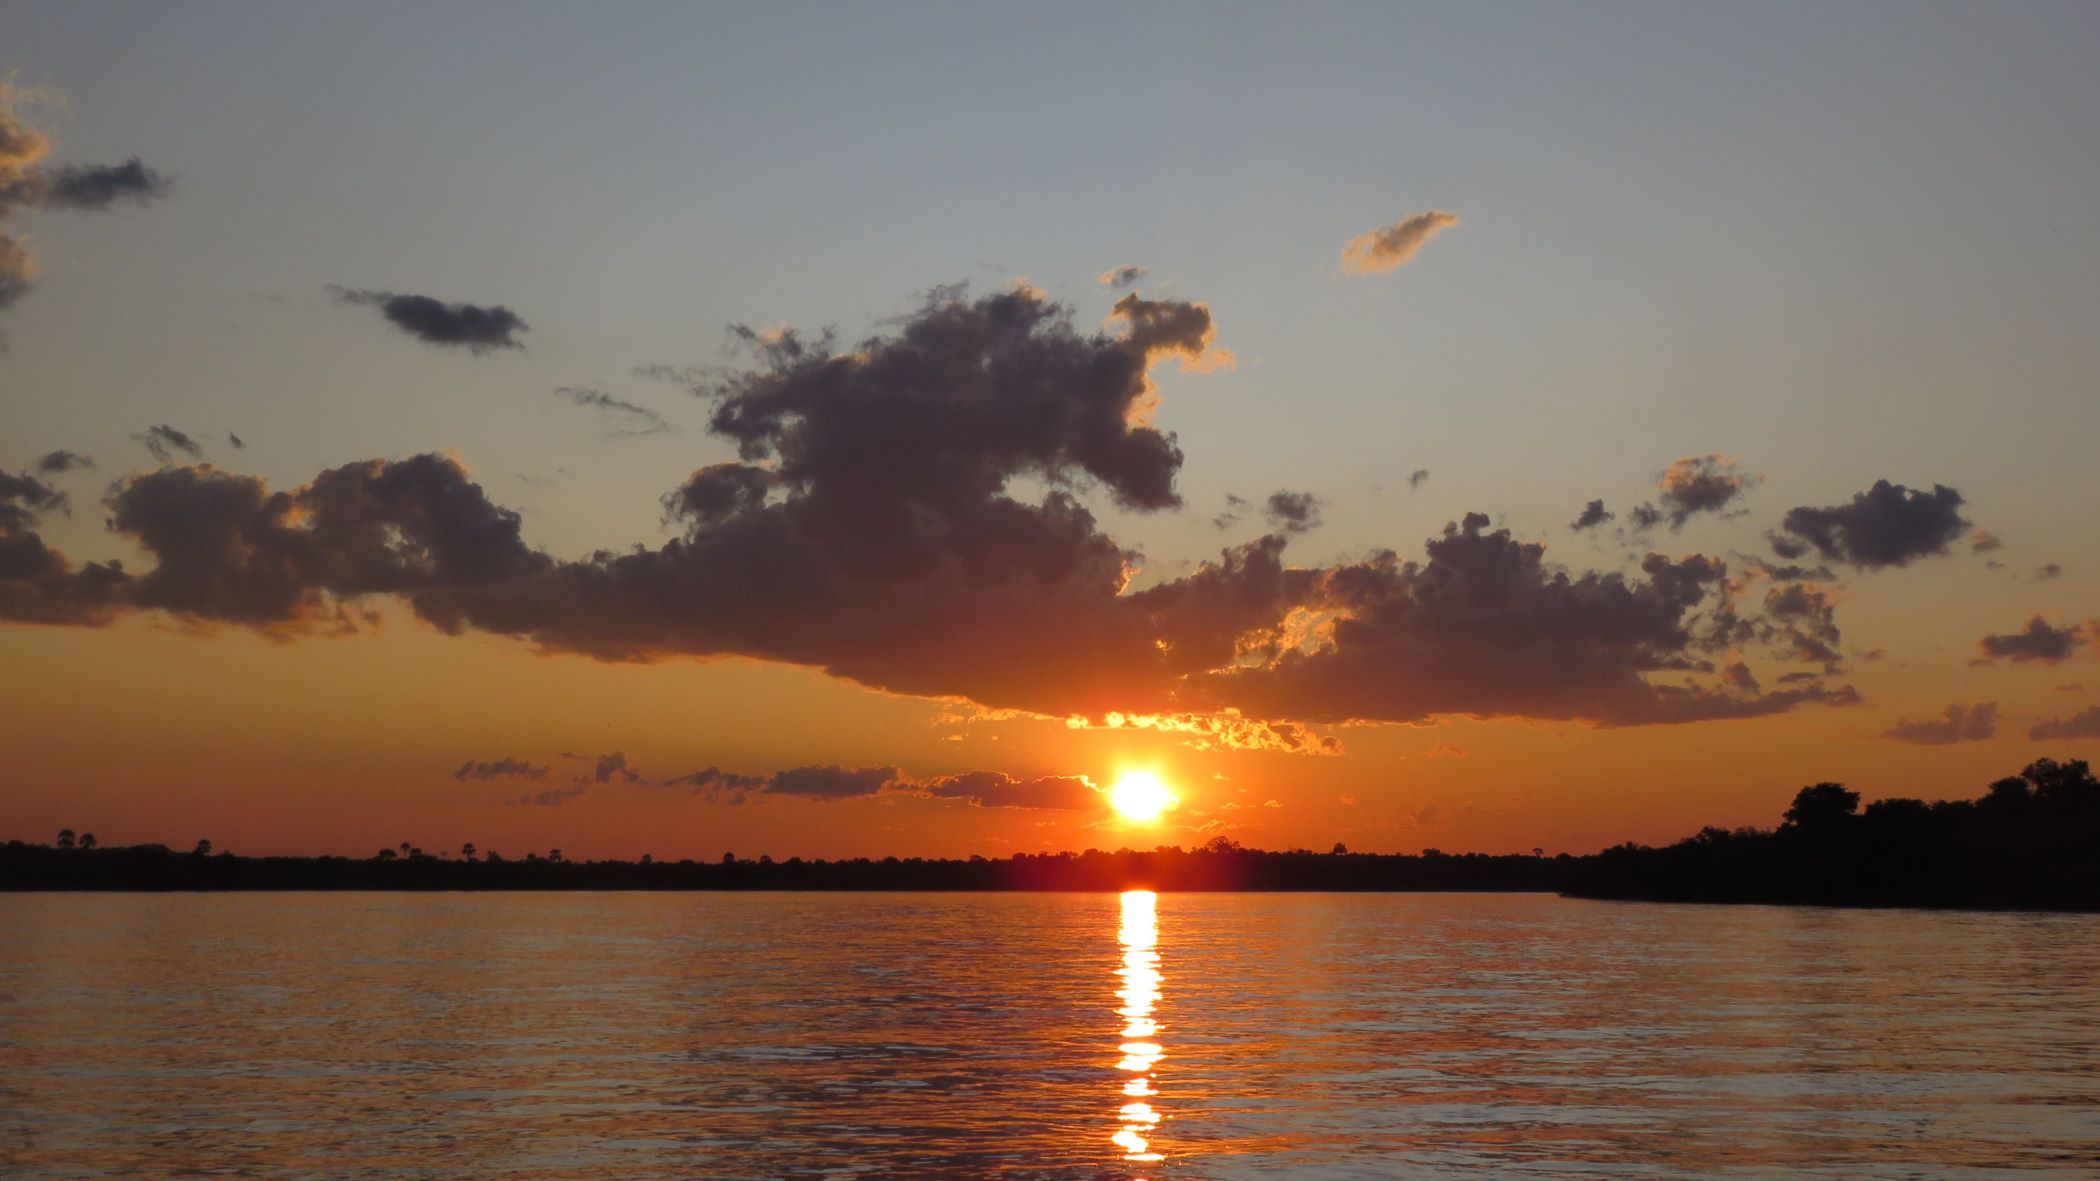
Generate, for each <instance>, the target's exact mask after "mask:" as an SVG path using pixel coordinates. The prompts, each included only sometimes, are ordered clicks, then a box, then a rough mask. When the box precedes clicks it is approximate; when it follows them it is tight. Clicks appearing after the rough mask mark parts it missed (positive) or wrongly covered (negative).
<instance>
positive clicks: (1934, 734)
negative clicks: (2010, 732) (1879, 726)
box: [1882, 701, 1998, 746]
mask: <svg viewBox="0 0 2100 1181" xmlns="http://www.w3.org/2000/svg"><path fill="white" fill-rule="evenodd" d="M1997 733H1998V703H1997V702H1995V701H1985V702H1981V703H1979V704H1976V705H1950V706H1948V707H1947V712H1946V713H1945V714H1943V715H1941V716H1940V717H1938V718H1934V719H1932V720H1930V721H1923V722H1912V721H1906V720H1899V721H1897V723H1896V724H1895V725H1894V726H1891V727H1889V729H1888V730H1886V731H1884V732H1883V734H1882V737H1884V738H1891V739H1894V740H1895V741H1897V742H1908V743H1910V744H1912V745H1914V746H1951V745H1953V744H1954V743H1957V742H1983V741H1986V740H1988V739H1990V738H1993V737H1995V736H1996V735H1997Z"/></svg>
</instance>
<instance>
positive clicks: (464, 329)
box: [328, 284, 529, 357]
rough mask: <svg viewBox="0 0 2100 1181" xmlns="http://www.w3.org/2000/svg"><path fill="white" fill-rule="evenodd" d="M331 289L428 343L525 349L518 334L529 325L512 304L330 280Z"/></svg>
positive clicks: (477, 350)
mask: <svg viewBox="0 0 2100 1181" xmlns="http://www.w3.org/2000/svg"><path fill="white" fill-rule="evenodd" d="M328 290H330V291H332V292H334V293H335V297H336V298H337V299H338V300H340V301H342V302H343V303H347V304H361V305H364V306H368V307H376V308H378V309H379V314H380V315H382V316H384V317H386V320H387V322H388V323H389V324H392V325H393V326H394V327H396V328H399V329H400V330H401V331H403V332H406V333H408V334H409V335H410V336H413V337H415V338H416V339H417V340H420V341H422V342H424V343H425V344H434V345H442V346H445V347H449V348H464V349H466V350H467V351H468V352H469V353H472V354H474V355H475V356H477V357H480V356H486V355H487V354H489V353H491V352H493V351H495V350H496V349H523V348H524V347H525V342H523V341H521V340H519V339H518V334H519V333H522V332H525V331H526V330H527V329H528V327H529V326H528V325H527V324H526V323H525V321H524V320H522V319H519V318H518V314H517V313H516V312H513V311H511V310H510V309H509V308H506V307H500V306H497V305H493V304H492V305H490V306H488V307H482V306H480V305H478V304H471V303H446V302H445V301H443V300H439V299H433V298H431V297H430V296H427V295H401V294H397V293H395V292H392V291H366V290H360V289H356V288H351V287H343V286H339V285H334V284H331V285H330V286H329V288H328Z"/></svg>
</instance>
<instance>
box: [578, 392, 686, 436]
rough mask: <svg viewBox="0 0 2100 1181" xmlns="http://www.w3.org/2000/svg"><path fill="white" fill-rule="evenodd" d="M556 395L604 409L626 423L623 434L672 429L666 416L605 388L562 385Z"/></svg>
mask: <svg viewBox="0 0 2100 1181" xmlns="http://www.w3.org/2000/svg"><path fill="white" fill-rule="evenodd" d="M554 396H555V397H557V398H561V399H563V400H564V401H567V402H570V403H573V404H574V405H577V406H582V407H585V408H587V409H591V410H602V411H604V412H606V413H607V414H609V415H611V416H612V417H613V418H614V419H616V420H618V421H620V422H623V423H624V424H625V425H624V426H623V427H622V428H621V429H620V430H618V431H617V432H615V433H617V434H622V435H654V434H659V433H661V432H663V431H667V430H670V429H671V424H670V423H669V422H666V421H665V420H664V416H663V415H661V414H658V413H657V412H656V411H654V410H651V409H649V408H648V407H647V406H637V405H635V404H634V403H633V402H626V401H622V400H621V399H619V398H615V397H613V396H612V395H611V394H608V393H606V392H605V391H603V390H593V389H584V388H581V387H578V386H561V387H560V388H558V389H556V390H555V391H554Z"/></svg>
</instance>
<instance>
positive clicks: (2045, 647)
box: [1976, 615, 2086, 664]
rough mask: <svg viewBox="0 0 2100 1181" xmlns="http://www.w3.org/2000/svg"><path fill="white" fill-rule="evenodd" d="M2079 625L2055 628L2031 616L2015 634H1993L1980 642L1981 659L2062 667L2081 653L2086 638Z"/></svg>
mask: <svg viewBox="0 0 2100 1181" xmlns="http://www.w3.org/2000/svg"><path fill="white" fill-rule="evenodd" d="M2085 634H2086V633H2085V628H2084V627H2083V626H2082V625H2080V624H2076V623H2074V624H2071V625H2069V626H2067V627H2056V626H2054V625H2052V624H2051V623H2050V622H2049V621H2048V620H2046V619H2043V618H2042V617H2041V616H2039V615H2031V616H2028V618H2027V622H2026V624H2025V625H2023V626H2022V627H2021V628H2020V630H2019V631H2016V632H1993V633H1990V634H1987V635H1985V636H1984V637H1983V638H1982V639H1981V640H1979V641H1977V644H1976V646H1977V649H1978V651H1979V652H1980V653H1981V656H1980V659H1982V660H2001V659H2002V660H2010V661H2012V662H2013V663H2015V664H2029V663H2033V664H2061V663H2063V662H2064V661H2066V660H2069V659H2070V658H2071V656H2072V654H2074V653H2076V652H2077V651H2078V645H2079V643H2080V641H2082V640H2084V639H2085Z"/></svg>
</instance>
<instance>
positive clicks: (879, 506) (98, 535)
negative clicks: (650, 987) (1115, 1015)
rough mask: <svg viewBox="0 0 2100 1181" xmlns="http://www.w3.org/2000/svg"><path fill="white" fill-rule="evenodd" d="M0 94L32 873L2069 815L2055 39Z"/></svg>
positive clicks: (392, 65)
mask: <svg viewBox="0 0 2100 1181" xmlns="http://www.w3.org/2000/svg"><path fill="white" fill-rule="evenodd" d="M0 29H5V31H6V35H5V36H4V38H0V71H4V72H6V73H7V74H8V76H9V77H10V78H11V81H10V82H9V89H8V92H7V98H6V111H5V114H4V122H0V337H4V340H5V351H4V352H0V667H4V668H5V669H6V670H7V672H8V675H7V676H5V677H4V678H0V750H4V751H5V755H6V757H5V758H4V759H0V838H10V837H14V838H23V839H49V834H50V833H52V832H55V831H56V830H57V829H58V828H59V827H61V826H67V827H73V828H76V829H81V830H86V831H93V832H95V833H97V835H98V837H99V838H100V839H101V840H102V841H103V842H104V843H128V842H134V841H164V842H167V843H170V844H176V845H182V846H187V845H188V844H190V843H192V842H194V841H195V840H196V839H198V838H200V837H206V838H210V839H212V840H213V841H214V843H215V845H216V846H217V847H219V848H230V849H234V850H236V851H240V852H296V853H315V852H333V853H368V852H370V851H371V850H373V849H375V848H378V847H380V846H391V845H394V844H396V843H399V842H402V841H408V842H411V843H413V844H415V845H418V846H422V847H425V848H428V849H447V850H452V849H457V848H458V846H460V845H461V844H463V843H465V842H468V841H472V842H475V843H476V844H477V845H479V846H480V847H481V848H483V849H490V848H493V849H497V850H499V851H502V852H505V853H507V854H512V855H522V854H523V853H525V852H527V851H535V850H537V851H544V850H546V849H548V848H554V847H559V848H562V849H563V850H564V851H565V852H566V853H567V855H569V856H571V857H578V856H623V857H624V856H637V855H639V854H641V853H644V852H647V853H651V854H653V855H655V856H657V857H660V858H661V857H681V856H694V857H715V856H719V855H720V854H721V853H722V852H725V851H726V852H735V853H737V854H739V855H742V856H755V855H757V854H759V853H767V854H770V855H773V856H775V857H786V856H795V855H799V856H858V855H873V856H882V855H888V854H897V855H967V854H984V855H988V856H1000V855H1005V854H1009V853H1014V852H1031V851H1044V850H1060V849H1084V848H1088V847H1100V848H1116V847H1120V846H1124V845H1131V846H1137V847H1150V846H1151V845H1154V844H1159V843H1172V844H1183V845H1190V844H1196V843H1201V842H1204V841H1208V840H1212V839H1215V838H1217V837H1221V836H1222V837H1228V838H1230V839H1232V840H1236V841H1240V842H1243V843H1245V844H1249V845H1256V846H1261V847H1269V848H1292V847H1313V848H1326V847H1328V846H1329V845H1331V844H1332V843H1334V842H1337V841H1340V842H1345V843H1347V844H1348V845H1349V847H1351V848H1354V849H1363V850H1381V851H1387V850H1390V851H1415V850H1419V849H1423V848H1442V849H1446V850H1451V851H1458V850H1475V849H1477V850H1484V851H1497V852H1499V851H1511V850H1528V849H1531V848H1535V847H1536V848H1543V849H1545V850H1547V851H1549V852H1558V851H1563V850H1565V851H1571V852H1583V851H1588V850H1592V849H1596V848H1599V847H1602V846H1605V845H1609V844H1613V843H1617V842H1619V841H1622V840H1641V841H1650V842H1652V841H1662V840H1669V839H1674V838H1675V837H1678V836H1681V835H1684V834H1686V833H1688V832H1691V831H1693V830H1695V829H1697V828H1698V827H1700V826H1702V825H1706V824H1719V825H1725V826H1735V825H1745V824H1771V823H1774V822H1776V819H1777V817H1778V814H1779V813H1780V811H1781V810H1782V809H1783V808H1784V807H1785V804H1786V802H1787V800H1788V799H1790V798H1791V796H1792V794H1793V792H1794V791H1795V790H1797V789H1798V788H1799V787H1801V786H1802V785H1804V784H1807V783H1812V782H1816V781H1820V780H1840V781H1843V782H1846V783H1847V784H1849V785H1850V786H1852V787H1854V788H1855V789H1857V790H1860V791H1861V792H1862V793H1863V794H1864V795H1866V796H1867V797H1868V798H1869V799H1873V798H1879V797H1884V796H1891V795H1912V796H1922V797H1926V798H1940V797H1947V796H1956V797H1967V796H1973V795H1975V794H1977V792H1979V791H1980V790H1981V788H1982V786H1983V785H1984V784H1985V783H1987V782H1988V781H1989V780H1990V779H1992V778H1994V777H1996V776H1999V775H2002V774H2007V773H2010V772H2012V771H2014V770H2017V769H2018V767H2019V766H2020V765H2022V764H2023V763H2025V762H2026V761H2028V760H2029V759H2031V758H2033V757H2037V756H2040V755H2052V756H2055V757H2090V756H2092V755H2094V754H2100V709H2096V708H2095V697H2096V694H2100V648H2096V642H2100V622H2095V618H2096V617H2100V598H2096V597H2095V594H2094V590H2093V587H2094V582H2093V580H2094V579H2095V578H2096V577H2100V533H2096V531H2095V530H2093V528H2092V527H2091V521H2092V515H2093V509H2094V506H2095V505H2096V504H2100V472H2096V470H2095V467H2094V465H2093V463H2092V462H2091V455H2092V447H2093V443H2092V440H2093V439H2095V438H2100V398H2096V396H2095V393H2096V390H2095V386H2096V377H2100V335H2096V334H2095V333H2094V332H2093V331H2092V325H2093V324H2094V323H2095V313H2096V311H2100V224H2096V223H2095V221H2094V219H2093V217H2092V197H2091V195H2092V194H2093V193H2095V192H2100V73H2096V72H2095V71H2093V70H2092V69H2091V62H2092V60H2093V58H2094V56H2095V53H2096V51H2100V13H2096V11H2095V10H2094V9H2093V8H2092V7H2091V6H2090V5H2081V4H2022V5H2018V6H2013V7H2005V6H1993V7H1990V8H1983V7H1978V6H1964V5H1935V4H1857V5H1845V6H1820V5H1784V4H1775V5H1760V6H1755V7H1751V6H1734V7H1722V6H1665V5H1590V6H1580V7H1577V6H1567V5H1536V6H1531V5H1515V4H1512V5H1497V6H1478V5H1456V4H1455V5H1411V6H1406V7H1400V6H1342V5H1312V6H1305V5H1294V6H1289V7H1288V8H1280V7H1279V8H1261V7H1253V6H1221V5H1193V4H1161V5H1151V6H1137V7H1134V8H1133V7H1131V6H1116V7H1109V6H1105V5H1103V6H1084V7H1082V6H1059V7H1058V10H1057V11H1054V12H1053V11H1049V10H1044V9H1039V8H1038V9H1027V8H1020V7H1012V6H1007V7H995V8H991V9H987V8H984V7H981V6H960V5H958V6H930V5H913V6H882V7H879V8H877V7H865V8H858V9H856V8H850V7H848V8H841V7H836V6H814V5H807V6H805V5H782V6H766V7H765V8H756V7H752V8H729V7H713V8H707V7H697V6H689V5H663V6H645V5H633V6H626V7H623V8H622V9H621V10H620V11H619V12H618V13H617V14H616V16H613V17H608V16H607V15H606V14H603V13H597V12H591V11H586V10H583V9H579V8H576V7H574V6H560V5H530V4H518V3H503V4H468V3H460V4H448V5H445V6H442V7H439V8H436V9H431V8H428V7H427V6H409V5H377V4H375V5H357V6H343V5H335V6H290V5H238V4H201V5H192V6H183V7H182V8H181V9H179V10H177V9H172V8H169V7H168V6H156V5H51V4H7V5H0ZM134 161H136V163H133V162H134ZM827 329H830V330H835V335H832V336H828V337H827V336H826V330H827ZM236 437H237V438H238V440H239V442H238V443H236V442H235V438H236ZM61 452H64V453H70V455H71V456H72V457H85V458H86V460H87V461H88V462H82V461H80V460H79V459H78V458H66V457H60V456H59V453H61ZM1600 501H1601V504H1600V505H1599V506H1598V507H1597V508H1596V509H1595V510H1590V508H1589V506H1590V505H1591V504H1592V502H1600ZM1607 513H1608V514H1610V515H1609V516H1608V517H1607V516H1605V515H1604V514H1607ZM1578 523H1580V524H1581V527H1579V528H1578V527H1577V525H1578ZM112 563H117V564H115V565H112ZM1133 770H1140V771H1150V772H1153V773H1156V774H1158V775H1159V776H1160V777H1161V778H1162V779H1163V780H1165V781H1166V782H1167V783H1168V785H1169V786H1170V788H1171V789H1172V790H1173V791H1174V792H1175V794H1176V795H1177V796H1178V806H1177V807H1176V808H1175V809H1173V810H1172V811H1170V812H1169V813H1168V814H1167V815H1166V816H1165V817H1164V819H1163V820H1161V821H1160V822H1158V823H1154V824H1137V823H1132V822H1129V821H1127V820H1123V819H1119V818H1118V817H1116V816H1115V814H1114V813H1113V812H1111V811H1110V810H1109V809H1108V808H1107V807H1106V806H1105V805H1104V803H1103V797H1102V792H1103V790H1105V789H1106V788H1108V787H1109V786H1110V785H1111V784H1113V783H1114V782H1116V781H1117V779H1118V777H1119V776H1121V775H1122V774H1124V773H1126V772H1129V771H1133Z"/></svg>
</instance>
